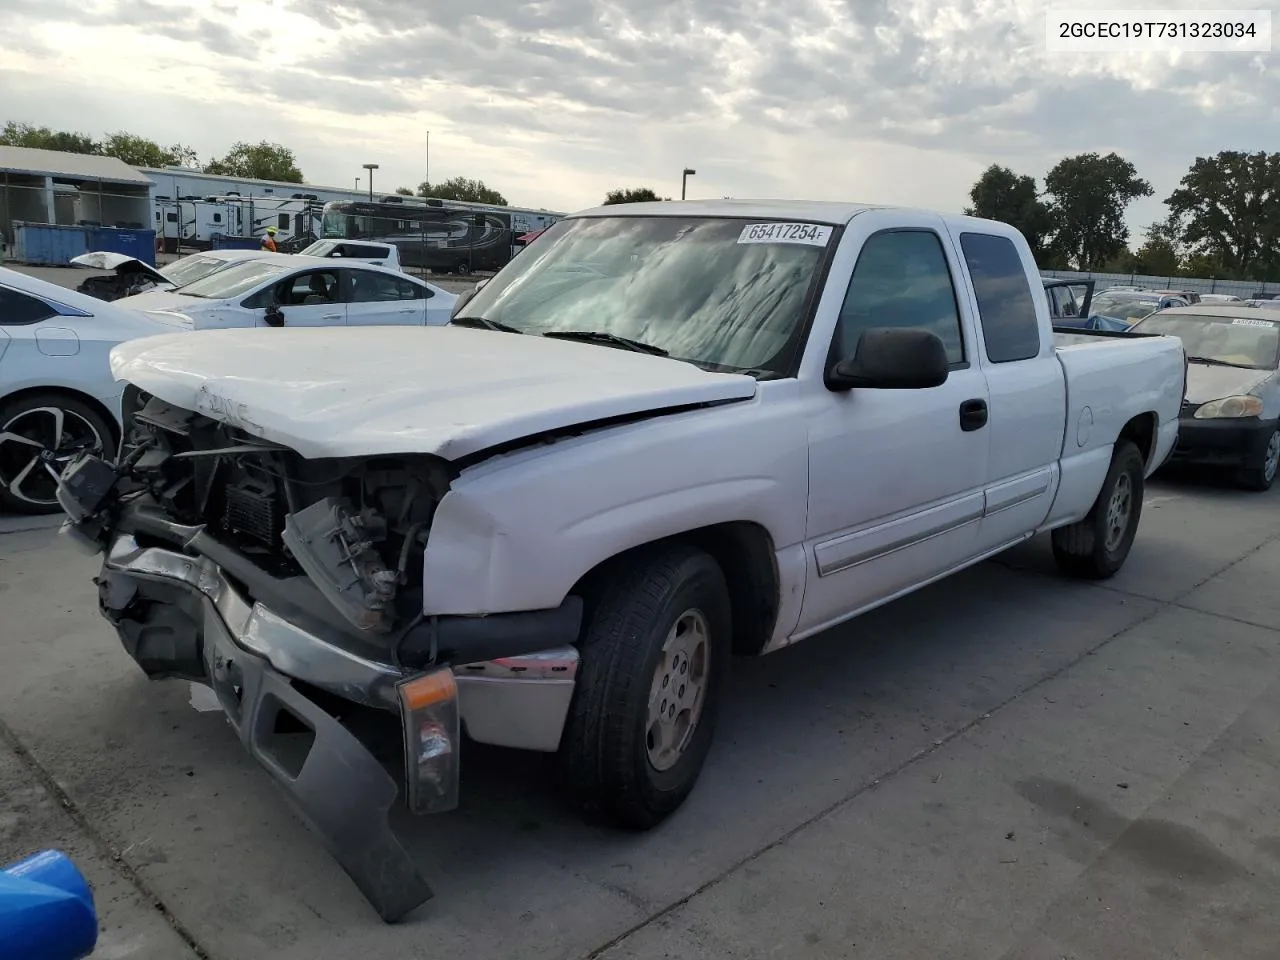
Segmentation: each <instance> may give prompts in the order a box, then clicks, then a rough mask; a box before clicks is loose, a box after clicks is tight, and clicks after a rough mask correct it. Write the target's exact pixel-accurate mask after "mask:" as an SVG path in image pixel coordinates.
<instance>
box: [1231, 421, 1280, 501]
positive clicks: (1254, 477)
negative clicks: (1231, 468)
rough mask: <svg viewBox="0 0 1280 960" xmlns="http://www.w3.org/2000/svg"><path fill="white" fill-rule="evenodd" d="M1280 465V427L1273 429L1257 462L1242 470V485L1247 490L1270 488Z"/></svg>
mask: <svg viewBox="0 0 1280 960" xmlns="http://www.w3.org/2000/svg"><path fill="white" fill-rule="evenodd" d="M1277 467H1280V429H1277V430H1273V431H1272V433H1271V436H1270V437H1268V438H1267V445H1266V446H1265V447H1263V448H1262V450H1261V451H1259V453H1258V455H1257V458H1256V460H1255V462H1254V463H1253V464H1252V465H1251V466H1249V467H1246V468H1245V469H1243V470H1241V471H1240V486H1242V487H1244V488H1245V489H1246V490H1270V489H1271V485H1272V484H1273V483H1275V479H1276V469H1277Z"/></svg>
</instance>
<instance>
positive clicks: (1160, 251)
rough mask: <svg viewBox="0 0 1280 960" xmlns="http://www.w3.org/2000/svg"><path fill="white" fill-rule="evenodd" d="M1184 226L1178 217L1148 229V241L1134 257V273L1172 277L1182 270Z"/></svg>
mask: <svg viewBox="0 0 1280 960" xmlns="http://www.w3.org/2000/svg"><path fill="white" fill-rule="evenodd" d="M1181 236H1182V225H1181V224H1180V223H1179V222H1178V218H1177V216H1176V215H1171V216H1170V217H1169V218H1168V219H1166V220H1157V221H1156V222H1155V223H1153V224H1151V226H1149V227H1147V240H1146V242H1145V243H1144V244H1143V245H1142V246H1140V247H1139V248H1138V252H1137V253H1136V254H1134V255H1133V270H1132V271H1130V272H1132V273H1144V274H1146V275H1147V276H1149V277H1171V276H1173V275H1174V274H1176V273H1177V272H1178V271H1179V270H1180V269H1181V268H1182V240H1181Z"/></svg>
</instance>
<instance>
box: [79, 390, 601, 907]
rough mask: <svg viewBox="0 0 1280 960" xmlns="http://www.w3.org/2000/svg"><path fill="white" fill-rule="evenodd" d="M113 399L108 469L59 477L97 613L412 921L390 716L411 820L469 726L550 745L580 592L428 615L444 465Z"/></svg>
mask: <svg viewBox="0 0 1280 960" xmlns="http://www.w3.org/2000/svg"><path fill="white" fill-rule="evenodd" d="M125 402H126V418H127V421H128V423H127V427H128V436H129V439H128V440H127V441H126V443H125V444H124V445H122V450H121V453H120V456H119V457H118V458H117V460H116V461H115V462H114V463H108V462H106V461H103V460H101V459H99V458H95V457H89V456H86V457H83V458H81V459H80V460H78V461H77V462H75V463H74V464H72V465H71V466H69V467H68V469H67V470H66V471H65V472H64V475H63V478H62V481H61V483H60V487H59V500H60V502H61V503H62V506H63V508H64V510H66V512H67V514H68V520H67V522H66V523H65V524H64V532H65V533H66V534H67V535H68V536H69V537H70V538H72V539H73V540H75V541H77V542H78V543H80V544H81V545H83V546H85V547H86V548H88V549H89V550H90V551H92V552H99V551H101V552H102V553H103V554H104V560H103V566H102V571H101V574H100V575H99V577H98V580H97V583H98V587H99V603H100V608H101V611H102V613H103V615H104V616H105V617H106V618H107V619H108V620H109V621H111V623H112V624H113V625H114V626H115V628H116V630H117V632H118V634H119V636H120V639H121V641H122V643H123V645H124V647H125V649H126V650H127V651H128V653H129V654H130V655H131V656H132V657H133V658H134V660H135V661H136V662H137V663H138V665H139V666H140V667H141V668H142V669H143V670H144V671H145V672H146V673H147V674H148V676H150V677H152V678H162V677H181V678H185V679H188V680H192V681H196V682H199V683H204V684H207V685H209V686H210V687H212V689H213V690H214V691H215V693H216V694H217V697H218V700H219V702H220V704H221V705H222V707H223V709H224V711H225V712H226V715H227V717H228V719H229V720H230V722H231V724H232V726H233V727H234V728H235V730H236V732H237V733H238V735H239V736H240V738H241V740H242V742H243V743H244V745H245V747H246V748H247V749H248V750H249V751H250V753H252V754H253V756H254V757H255V758H256V759H258V761H259V762H261V763H262V765H263V766H264V767H265V768H266V769H267V770H268V771H269V772H270V773H271V774H272V776H273V777H274V778H275V779H276V780H277V782H279V783H280V784H281V786H282V787H284V789H285V792H286V793H287V795H288V796H289V797H290V799H291V800H292V802H293V804H294V806H295V808H296V809H297V810H298V812H299V813H300V815H301V816H302V817H303V818H304V820H306V821H307V823H308V824H309V825H310V826H311V827H312V828H313V829H314V830H315V831H316V832H317V833H318V834H319V835H320V836H321V838H322V839H323V840H324V842H325V844H326V846H327V847H328V849H329V850H330V852H331V854H332V855H333V856H334V857H335V859H337V860H338V862H339V863H340V864H341V865H342V867H343V868H344V870H346V872H347V873H348V875H349V876H351V878H352V879H353V881H354V882H355V883H356V885H357V886H358V887H359V888H360V890H361V892H362V893H363V894H364V895H365V897H366V898H368V900H369V901H370V903H371V904H372V905H373V906H374V907H375V909H376V910H377V911H378V913H379V915H380V916H381V917H382V918H383V919H384V920H386V921H388V922H391V921H394V920H397V919H399V918H401V917H403V916H404V915H405V914H406V913H407V912H408V911H410V910H412V909H413V908H414V907H416V906H418V905H419V904H420V903H422V902H424V901H425V900H427V899H429V898H430V896H431V890H430V887H429V886H428V885H427V883H426V881H425V879H424V878H423V877H422V875H421V873H420V872H419V871H418V869H417V868H416V866H415V865H414V864H413V862H412V860H411V859H410V858H409V856H408V854H407V853H406V852H405V850H404V848H403V847H402V846H401V844H400V843H399V841H398V840H397V839H396V837H395V836H394V835H393V834H392V832H391V830H390V828H389V826H388V824H387V817H388V814H389V811H390V809H391V806H392V805H393V804H394V802H395V800H396V795H397V790H398V786H397V783H396V780H395V779H394V778H393V777H392V776H391V775H390V774H389V773H388V772H387V769H386V765H385V764H384V762H383V761H384V759H386V758H383V759H380V758H379V756H378V754H379V745H380V744H383V743H385V742H387V737H386V736H385V734H386V733H387V725H388V724H390V723H397V722H398V725H399V728H400V729H399V738H400V740H401V743H402V747H401V751H402V757H403V763H404V778H403V787H404V789H403V797H404V800H405V802H406V804H407V805H408V807H409V808H410V810H412V811H413V812H415V813H436V812H442V811H446V810H451V809H453V808H454V807H456V806H457V803H458V779H459V763H458V756H459V749H460V737H461V732H462V729H463V728H464V727H465V728H466V729H467V730H468V732H469V733H471V734H472V736H475V737H476V738H477V739H482V740H487V742H503V743H506V744H507V745H511V746H525V747H528V748H532V749H541V750H554V749H555V747H556V743H557V742H558V739H559V732H560V729H561V728H562V726H563V722H564V716H565V714H566V713H567V710H568V706H569V700H570V698H571V696H572V691H573V684H574V677H575V673H576V669H577V661H578V654H577V651H576V649H574V647H573V643H574V642H575V640H576V637H577V633H578V627H579V624H580V620H581V612H582V611H581V603H580V601H579V600H577V598H569V600H568V601H566V603H565V604H564V605H563V606H562V607H560V608H559V609H556V610H547V611H536V612H532V613H527V614H513V615H496V616H490V617H452V618H443V617H425V616H424V615H423V613H422V609H423V603H422V600H423V582H422V576H423V575H422V571H423V551H424V549H425V546H426V543H427V540H428V536H429V533H430V529H431V520H432V517H433V514H434V511H435V508H436V505H437V504H438V503H439V501H440V499H441V498H442V497H443V496H444V495H445V493H446V492H447V491H448V489H449V485H450V483H451V482H452V480H453V478H454V474H453V469H452V467H451V466H450V465H449V464H448V463H447V462H446V461H443V460H440V459H439V458H435V457H431V456H425V455H419V456H411V457H379V458H373V459H360V458H342V459H336V458H335V459H328V460H306V459H304V458H302V457H300V456H299V455H298V454H297V453H295V452H294V451H292V450H290V449H288V448H286V447H282V446H279V445H276V444H272V443H268V442H265V441H263V440H261V439H260V438H257V437H255V436H253V435H252V434H251V433H249V432H247V431H245V430H241V429H239V428H238V427H236V426H233V425H231V424H229V423H224V422H221V421H218V420H214V419H211V418H209V417H205V416H203V415H201V414H198V413H194V412H192V411H189V410H184V409H181V408H178V407H174V406H172V405H170V404H167V403H165V402H163V401H161V400H159V399H156V398H153V397H147V396H145V395H142V394H139V393H138V392H137V391H136V390H135V389H134V388H130V389H129V391H127V392H126V397H125ZM513 719H516V722H514V723H512V722H511V721H512V720H513ZM498 728H501V729H502V730H503V731H504V732H503V733H501V734H499V735H498V737H497V738H496V739H495V737H494V736H492V735H490V736H486V732H487V731H493V730H495V729H498ZM512 731H516V733H514V734H513V733H512ZM379 734H382V736H381V737H380V736H379ZM513 736H514V737H517V738H519V737H523V738H525V739H526V740H528V742H516V740H513V739H512V737H513ZM504 738H505V739H504Z"/></svg>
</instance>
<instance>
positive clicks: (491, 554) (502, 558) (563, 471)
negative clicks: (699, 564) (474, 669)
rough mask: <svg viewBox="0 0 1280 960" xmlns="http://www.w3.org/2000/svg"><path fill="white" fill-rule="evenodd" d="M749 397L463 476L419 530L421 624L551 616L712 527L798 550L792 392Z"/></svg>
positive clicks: (779, 386)
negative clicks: (611, 572) (602, 568)
mask: <svg viewBox="0 0 1280 960" xmlns="http://www.w3.org/2000/svg"><path fill="white" fill-rule="evenodd" d="M761 387H762V389H761V391H760V393H759V394H758V395H757V397H756V398H755V399H753V400H748V401H744V402H741V403H732V404H726V405H723V406H718V407H712V408H706V409H701V410H695V411H690V412H686V413H681V414H674V415H667V416H659V417H655V418H654V419H651V420H647V421H644V422H641V423H633V424H627V425H624V426H619V427H615V428H611V429H608V430H603V431H599V432H597V433H593V434H588V435H586V436H582V437H578V438H575V439H571V440H562V441H559V442H557V443H555V444H552V445H550V446H546V447H542V448H538V449H535V450H528V451H524V452H521V453H517V454H513V455H509V456H504V457H499V458H495V459H494V460H492V461H489V462H488V463H485V464H482V465H480V466H479V467H476V468H473V469H472V470H469V471H465V472H464V473H463V474H462V475H461V476H460V477H459V478H458V479H457V480H455V482H454V484H453V486H452V488H451V489H450V491H449V492H448V493H447V494H446V495H445V496H444V498H443V499H442V500H441V502H440V505H439V507H438V508H437V510H436V514H435V517H434V519H433V521H432V526H431V533H430V536H429V538H428V541H427V547H426V553H425V559H424V570H423V578H424V584H423V589H424V603H423V607H424V612H425V613H427V614H428V615H474V614H485V613H506V612H514V611H519V610H540V609H547V608H551V607H556V606H558V605H559V604H560V603H561V602H562V601H563V600H564V598H565V596H566V595H568V593H569V591H570V590H571V589H572V588H573V586H574V584H575V583H577V581H578V580H579V579H581V577H582V576H583V575H584V574H586V573H587V572H588V571H590V570H591V569H593V568H594V567H596V566H597V565H599V564H600V563H602V562H604V561H606V560H608V559H610V558H611V557H614V556H617V555H618V554H620V553H622V552H624V551H626V550H629V549H631V548H632V547H636V546H640V545H641V544H644V543H650V542H652V541H654V540H659V539H662V538H664V537H669V536H673V535H676V534H680V533H684V532H686V531H689V530H693V529H697V528H699V527H705V526H709V525H711V524H716V523H727V522H733V521H748V522H754V523H757V524H759V525H760V526H762V527H763V528H764V529H765V530H767V531H768V532H769V534H770V536H771V537H772V538H773V542H774V546H775V549H776V550H778V551H782V550H783V549H785V548H786V547H788V546H790V545H792V544H795V543H798V542H800V541H801V540H802V538H803V536H804V524H805V514H806V500H807V489H808V488H807V483H808V459H807V454H806V433H805V431H804V429H803V428H802V426H798V425H799V424H802V421H801V420H799V419H797V415H798V411H799V399H798V394H797V392H796V391H795V390H794V381H790V382H784V381H779V382H774V383H767V384H762V385H761ZM764 388H770V389H764Z"/></svg>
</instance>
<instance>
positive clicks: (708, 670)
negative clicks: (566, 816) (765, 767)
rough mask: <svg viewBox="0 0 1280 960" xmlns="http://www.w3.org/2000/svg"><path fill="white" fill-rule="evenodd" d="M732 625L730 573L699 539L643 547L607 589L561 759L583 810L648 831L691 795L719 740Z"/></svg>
mask: <svg viewBox="0 0 1280 960" xmlns="http://www.w3.org/2000/svg"><path fill="white" fill-rule="evenodd" d="M730 625H731V621H730V607H729V595H728V590H727V588H726V586H725V580H724V574H723V573H722V572H721V570H720V567H719V565H718V564H717V563H716V562H715V561H714V560H713V559H712V558H711V557H710V556H708V555H707V554H705V553H703V552H702V551H701V550H696V549H694V548H692V547H683V546H681V547H671V548H666V549H661V550H656V551H652V552H647V553H645V554H643V555H642V556H640V557H637V558H636V559H634V560H632V561H630V562H629V563H628V564H627V566H626V567H624V568H623V569H622V570H621V571H619V572H618V573H617V574H616V575H615V576H614V577H613V578H612V579H611V580H610V581H609V583H608V584H607V586H605V587H604V590H603V593H602V595H601V596H600V598H599V601H598V603H597V604H596V605H595V607H594V609H593V611H592V613H591V615H590V619H589V621H588V624H587V627H586V632H585V635H584V637H583V641H582V666H581V669H580V671H579V674H578V686H577V690H576V691H575V693H574V701H573V706H572V707H571V709H570V712H569V718H568V721H567V722H566V726H565V734H564V738H563V740H562V741H561V746H560V753H559V756H558V758H557V760H558V766H559V772H560V779H561V783H562V786H563V787H564V789H565V791H566V792H567V794H568V797H569V799H570V800H571V802H573V804H574V805H575V806H577V807H578V809H579V810H580V811H581V812H582V813H584V814H585V815H587V816H588V817H590V818H592V819H599V820H604V821H606V822H609V823H613V824H615V825H617V826H622V827H628V828H632V829H647V828H649V827H652V826H654V825H655V824H657V823H659V822H660V821H661V820H662V819H663V818H664V817H666V816H667V815H668V814H670V813H671V812H672V811H674V810H675V809H676V808H677V807H679V806H680V804H681V803H683V802H684V800H685V798H686V797H687V796H688V795H689V793H690V791H692V790H693V786H694V784H695V783H696V782H697V779H698V775H699V774H700V773H701V771H702V765H703V762H704V761H705V760H706V757H707V753H708V751H709V750H710V748H711V740H712V735H713V732H714V727H715V719H716V711H717V708H718V706H719V701H720V692H721V689H722V688H723V685H724V678H725V674H726V673H727V671H728V665H729V651H730V636H729V631H730Z"/></svg>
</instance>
